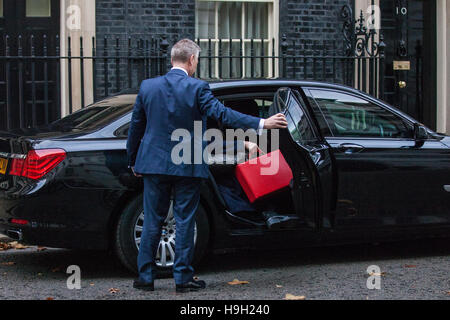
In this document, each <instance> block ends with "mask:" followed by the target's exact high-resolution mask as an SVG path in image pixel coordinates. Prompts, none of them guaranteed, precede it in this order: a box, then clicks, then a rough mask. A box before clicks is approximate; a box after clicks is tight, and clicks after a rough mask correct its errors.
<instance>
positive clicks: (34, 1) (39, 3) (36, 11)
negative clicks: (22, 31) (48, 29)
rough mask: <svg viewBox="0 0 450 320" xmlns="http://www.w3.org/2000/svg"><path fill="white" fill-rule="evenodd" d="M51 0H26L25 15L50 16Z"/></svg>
mask: <svg viewBox="0 0 450 320" xmlns="http://www.w3.org/2000/svg"><path fill="white" fill-rule="evenodd" d="M50 4H51V0H27V3H26V16H27V17H50V16H51V5H50Z"/></svg>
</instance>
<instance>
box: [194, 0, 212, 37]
mask: <svg viewBox="0 0 450 320" xmlns="http://www.w3.org/2000/svg"><path fill="white" fill-rule="evenodd" d="M215 8H216V4H215V2H213V1H197V10H196V14H195V21H196V24H195V37H196V38H200V39H209V38H215V30H214V28H215V25H216V14H215V10H216V9H215Z"/></svg>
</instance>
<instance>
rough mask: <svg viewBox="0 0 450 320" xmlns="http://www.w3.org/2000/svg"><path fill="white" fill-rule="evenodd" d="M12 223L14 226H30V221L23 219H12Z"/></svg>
mask: <svg viewBox="0 0 450 320" xmlns="http://www.w3.org/2000/svg"><path fill="white" fill-rule="evenodd" d="M11 223H14V224H20V225H26V224H28V220H23V219H11Z"/></svg>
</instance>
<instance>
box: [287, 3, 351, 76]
mask: <svg viewBox="0 0 450 320" xmlns="http://www.w3.org/2000/svg"><path fill="white" fill-rule="evenodd" d="M352 3H353V0H314V1H312V0H296V1H295V0H280V43H281V41H282V36H283V35H286V38H287V42H288V45H289V46H288V50H287V53H288V54H289V55H292V54H296V55H308V56H313V55H315V56H320V55H331V54H332V53H333V52H342V49H343V35H342V25H343V21H342V19H341V16H340V14H341V9H342V8H343V6H344V5H346V4H349V5H351V4H352ZM324 47H325V48H326V49H325V50H324ZM312 63H313V61H312V60H311V59H310V60H307V61H306V62H305V61H303V60H296V61H292V60H290V61H288V62H287V66H286V72H287V76H288V77H293V78H311V79H312V78H314V79H317V80H319V79H320V80H326V81H333V80H334V79H335V78H338V81H339V78H341V77H342V70H341V69H342V68H341V67H340V66H335V67H334V68H333V63H336V62H335V61H332V60H329V61H326V72H325V73H324V72H323V70H322V69H323V64H321V63H319V62H317V63H316V66H315V67H314V69H315V70H314V71H315V73H316V76H314V75H313V66H312ZM304 65H307V66H306V72H304V68H305V67H304ZM294 66H295V69H294ZM335 69H337V72H334V74H333V71H334V70H335ZM322 78H323V79H322Z"/></svg>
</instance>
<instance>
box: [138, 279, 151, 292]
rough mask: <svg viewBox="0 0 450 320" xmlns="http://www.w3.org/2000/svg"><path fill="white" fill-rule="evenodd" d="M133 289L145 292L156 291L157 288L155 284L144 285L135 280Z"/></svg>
mask: <svg viewBox="0 0 450 320" xmlns="http://www.w3.org/2000/svg"><path fill="white" fill-rule="evenodd" d="M133 288H135V289H138V290H144V291H155V286H154V284H153V282H150V283H142V282H140V281H139V280H134V282H133Z"/></svg>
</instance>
